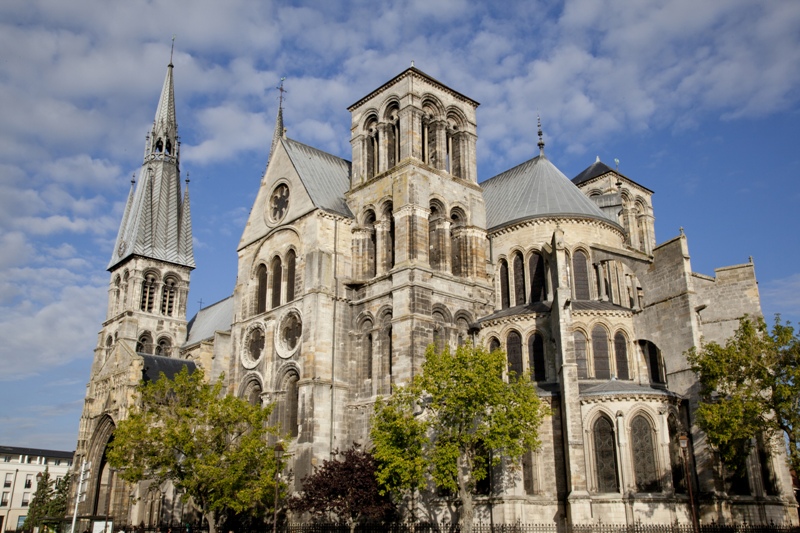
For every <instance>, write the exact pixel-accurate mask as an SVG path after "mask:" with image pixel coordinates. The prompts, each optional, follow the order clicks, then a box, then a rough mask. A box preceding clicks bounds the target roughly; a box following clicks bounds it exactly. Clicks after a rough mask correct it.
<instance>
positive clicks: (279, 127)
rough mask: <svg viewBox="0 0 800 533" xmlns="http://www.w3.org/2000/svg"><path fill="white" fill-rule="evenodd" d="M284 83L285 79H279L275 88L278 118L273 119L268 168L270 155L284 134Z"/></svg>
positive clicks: (268, 159)
mask: <svg viewBox="0 0 800 533" xmlns="http://www.w3.org/2000/svg"><path fill="white" fill-rule="evenodd" d="M284 81H286V77H283V78H281V84H280V85H279V86H278V87H276V89H278V91H280V95H279V96H278V116H277V117H275V131H273V132H272V144H271V145H270V147H269V156H268V157H267V165H268V166H269V162H270V160H271V159H272V154H274V153H275V148H276V147H277V146H278V142H280V140H281V138H282V137H283V134H284V132H285V129H284V127H283V93H285V92H287V91H286V89H284V88H283V82H284Z"/></svg>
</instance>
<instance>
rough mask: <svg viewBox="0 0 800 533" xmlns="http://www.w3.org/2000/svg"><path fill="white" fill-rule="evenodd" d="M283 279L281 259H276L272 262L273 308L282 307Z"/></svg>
mask: <svg viewBox="0 0 800 533" xmlns="http://www.w3.org/2000/svg"><path fill="white" fill-rule="evenodd" d="M282 277H283V267H282V265H281V258H280V257H276V258H275V259H273V260H272V308H273V309H275V308H276V307H278V306H279V305H281V278H282Z"/></svg>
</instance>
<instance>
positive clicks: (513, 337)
mask: <svg viewBox="0 0 800 533" xmlns="http://www.w3.org/2000/svg"><path fill="white" fill-rule="evenodd" d="M506 352H507V353H508V372H509V374H511V373H512V372H513V373H514V379H518V378H519V377H520V376H521V375H522V372H523V370H522V337H521V336H520V334H519V333H517V332H516V331H512V332H511V333H509V334H508V337H507V339H506Z"/></svg>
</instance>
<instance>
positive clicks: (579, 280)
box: [572, 250, 591, 300]
mask: <svg viewBox="0 0 800 533" xmlns="http://www.w3.org/2000/svg"><path fill="white" fill-rule="evenodd" d="M572 278H573V280H574V281H573V284H574V285H575V299H576V300H589V299H591V294H590V292H589V266H588V260H587V258H586V253H585V252H584V251H583V250H578V251H577V252H575V254H574V255H573V256H572Z"/></svg>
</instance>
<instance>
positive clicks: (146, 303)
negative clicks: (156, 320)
mask: <svg viewBox="0 0 800 533" xmlns="http://www.w3.org/2000/svg"><path fill="white" fill-rule="evenodd" d="M155 297H156V276H155V274H152V273H148V274H146V275H145V277H144V281H143V282H142V301H141V305H140V308H141V310H142V311H146V312H148V313H152V312H153V301H154V300H155Z"/></svg>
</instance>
